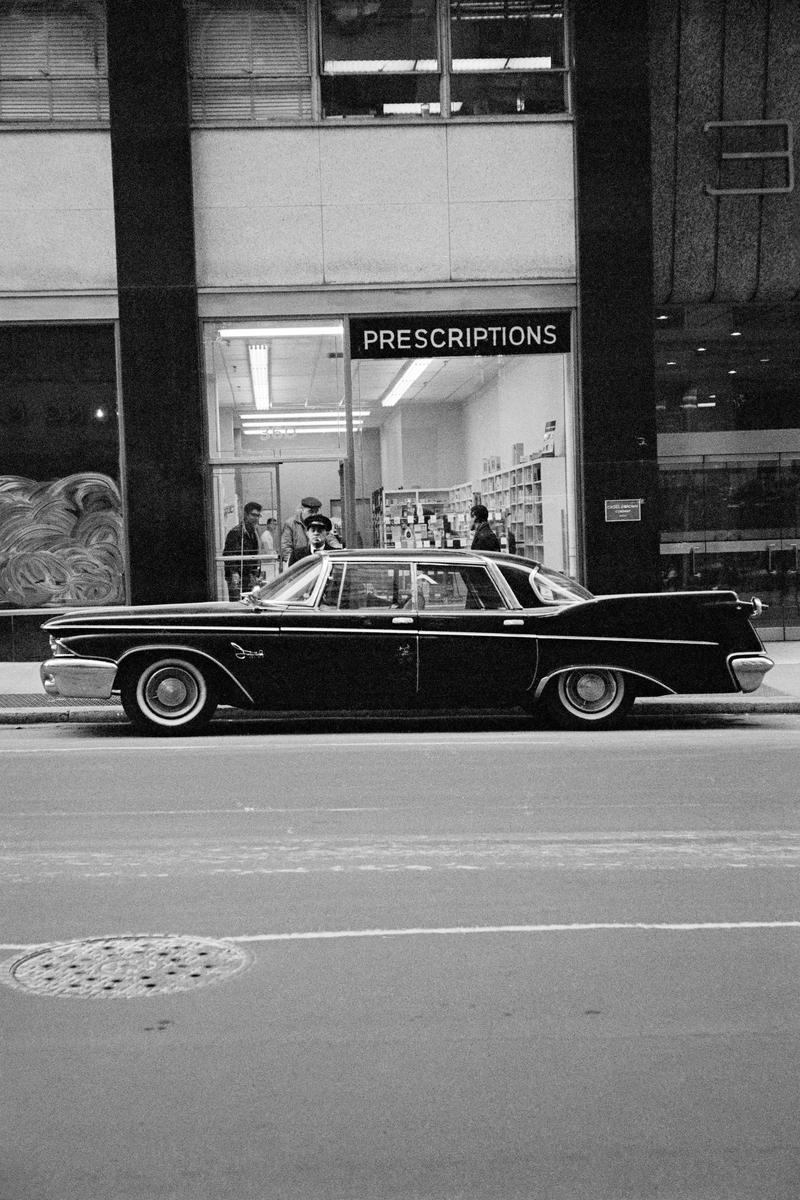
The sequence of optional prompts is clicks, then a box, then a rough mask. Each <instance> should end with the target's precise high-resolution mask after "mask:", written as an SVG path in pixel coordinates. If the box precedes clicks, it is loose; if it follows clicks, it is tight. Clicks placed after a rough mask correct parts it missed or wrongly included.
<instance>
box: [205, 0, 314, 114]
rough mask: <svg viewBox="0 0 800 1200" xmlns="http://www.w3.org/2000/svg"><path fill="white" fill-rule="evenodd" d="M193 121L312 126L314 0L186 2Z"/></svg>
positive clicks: (207, 0) (216, 0) (215, 0)
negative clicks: (304, 122) (304, 123)
mask: <svg viewBox="0 0 800 1200" xmlns="http://www.w3.org/2000/svg"><path fill="white" fill-rule="evenodd" d="M186 2H187V13H188V19H189V70H190V75H191V92H192V119H193V120H194V121H233V122H240V123H241V122H247V123H254V124H258V123H261V122H266V121H297V120H309V119H310V118H311V116H312V106H311V94H312V87H311V53H310V46H309V31H308V17H307V0H186Z"/></svg>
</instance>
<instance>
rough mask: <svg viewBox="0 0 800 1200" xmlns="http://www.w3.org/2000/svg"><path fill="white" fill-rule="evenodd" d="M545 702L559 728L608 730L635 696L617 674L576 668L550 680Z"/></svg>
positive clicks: (597, 668)
mask: <svg viewBox="0 0 800 1200" xmlns="http://www.w3.org/2000/svg"><path fill="white" fill-rule="evenodd" d="M544 701H545V706H546V708H547V711H548V712H549V714H550V716H551V717H552V719H553V721H554V722H555V723H556V724H557V725H559V726H560V727H561V728H562V729H609V728H610V727H611V726H613V725H616V724H617V723H618V722H619V721H621V720H622V718H623V717H624V716H625V714H626V713H628V712H629V711H630V709H631V705H632V704H633V701H634V693H633V689H632V688H631V685H630V682H629V681H628V680H626V678H625V676H624V675H623V674H622V673H621V672H620V671H612V670H610V669H608V668H605V667H576V668H574V669H573V670H571V671H564V672H563V673H562V674H561V675H558V676H557V677H556V678H555V679H554V680H553V681H552V683H551V684H550V685H549V687H548V688H547V691H546V692H545V694H544Z"/></svg>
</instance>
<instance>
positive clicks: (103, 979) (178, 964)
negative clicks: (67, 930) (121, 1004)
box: [3, 934, 249, 999]
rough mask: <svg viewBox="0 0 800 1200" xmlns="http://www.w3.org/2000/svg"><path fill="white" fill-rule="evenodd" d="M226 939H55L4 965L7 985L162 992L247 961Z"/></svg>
mask: <svg viewBox="0 0 800 1200" xmlns="http://www.w3.org/2000/svg"><path fill="white" fill-rule="evenodd" d="M248 961H249V959H248V956H247V955H246V954H245V952H244V951H243V950H241V949H240V948H239V947H238V946H234V945H231V943H230V942H223V941H211V940H209V939H208V938H192V937H170V936H168V935H166V934H155V935H139V936H128V935H126V936H123V937H107V938H88V939H85V940H84V941H80V942H61V943H59V944H58V945H55V946H46V947H44V948H39V949H38V950H33V951H31V953H30V954H25V955H23V957H22V958H17V959H15V960H14V961H13V962H11V963H9V964H7V965H6V967H5V971H4V975H3V979H4V982H5V983H8V984H10V985H11V986H12V987H18V988H22V989H24V990H25V991H26V992H35V993H36V994H37V995H39V996H83V997H92V998H93V997H98V996H99V997H104V996H110V997H114V996H116V997H118V998H120V999H132V998H136V997H139V996H163V995H165V994H169V993H171V992H190V991H194V989H195V988H198V987H205V986H206V985H207V984H209V983H219V982H220V981H221V980H223V979H230V978H231V976H232V975H235V974H236V973H237V972H238V971H241V970H242V968H243V967H245V966H246V965H247V963H248Z"/></svg>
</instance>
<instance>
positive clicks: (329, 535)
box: [281, 496, 342, 566]
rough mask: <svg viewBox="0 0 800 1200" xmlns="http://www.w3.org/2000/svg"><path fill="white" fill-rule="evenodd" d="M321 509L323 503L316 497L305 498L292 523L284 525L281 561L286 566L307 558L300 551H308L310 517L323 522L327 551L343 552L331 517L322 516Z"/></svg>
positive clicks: (287, 522) (288, 522)
mask: <svg viewBox="0 0 800 1200" xmlns="http://www.w3.org/2000/svg"><path fill="white" fill-rule="evenodd" d="M321 508H322V501H321V500H318V499H317V497H316V496H304V497H303V499H302V500H301V501H300V506H299V508H298V509H297V510H296V512H295V514H294V516H293V517H292V519H291V521H286V522H285V523H284V526H283V529H282V530H281V560H282V562H283V563H284V565H285V566H291V564H292V563H294V562H297V560H298V558H304V557H305V555H303V554H299V553H298V551H300V550H306V549H307V547H308V545H309V535H308V521H309V518H310V517H317V518H318V519H320V520H321V521H322V522H323V527H324V529H325V537H324V546H325V549H327V550H341V548H342V543H341V542H340V541H339V539H338V538H337V536H336V534H335V533H334V532H333V526H332V524H331V520H330V517H326V516H324V515H322V514H321V513H320V509H321Z"/></svg>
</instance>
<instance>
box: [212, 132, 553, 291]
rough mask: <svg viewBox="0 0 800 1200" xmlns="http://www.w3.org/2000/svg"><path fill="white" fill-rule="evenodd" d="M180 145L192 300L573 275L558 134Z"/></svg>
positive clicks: (272, 138) (308, 137) (216, 136)
mask: <svg viewBox="0 0 800 1200" xmlns="http://www.w3.org/2000/svg"><path fill="white" fill-rule="evenodd" d="M192 136H193V159H194V180H195V220H196V237H197V259H198V284H199V286H200V287H201V288H204V287H241V286H244V287H248V286H250V287H270V286H272V287H280V286H298V285H306V286H308V285H311V286H316V285H326V284H328V285H352V284H387V283H389V284H390V283H394V282H405V283H409V282H450V281H458V282H465V281H469V280H487V279H498V280H499V279H508V280H522V279H564V278H572V277H573V276H574V274H575V234H574V184H573V166H572V129H571V126H570V125H568V124H560V123H559V124H556V123H551V124H544V123H543V124H542V125H533V124H524V125H518V126H501V125H491V126H490V125H463V126H453V127H444V126H430V127H420V126H387V127H381V128H375V127H373V126H369V127H359V128H348V129H294V130H293V129H274V130H272V129H254V130H196V131H195V132H194V133H193V135H192Z"/></svg>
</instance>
